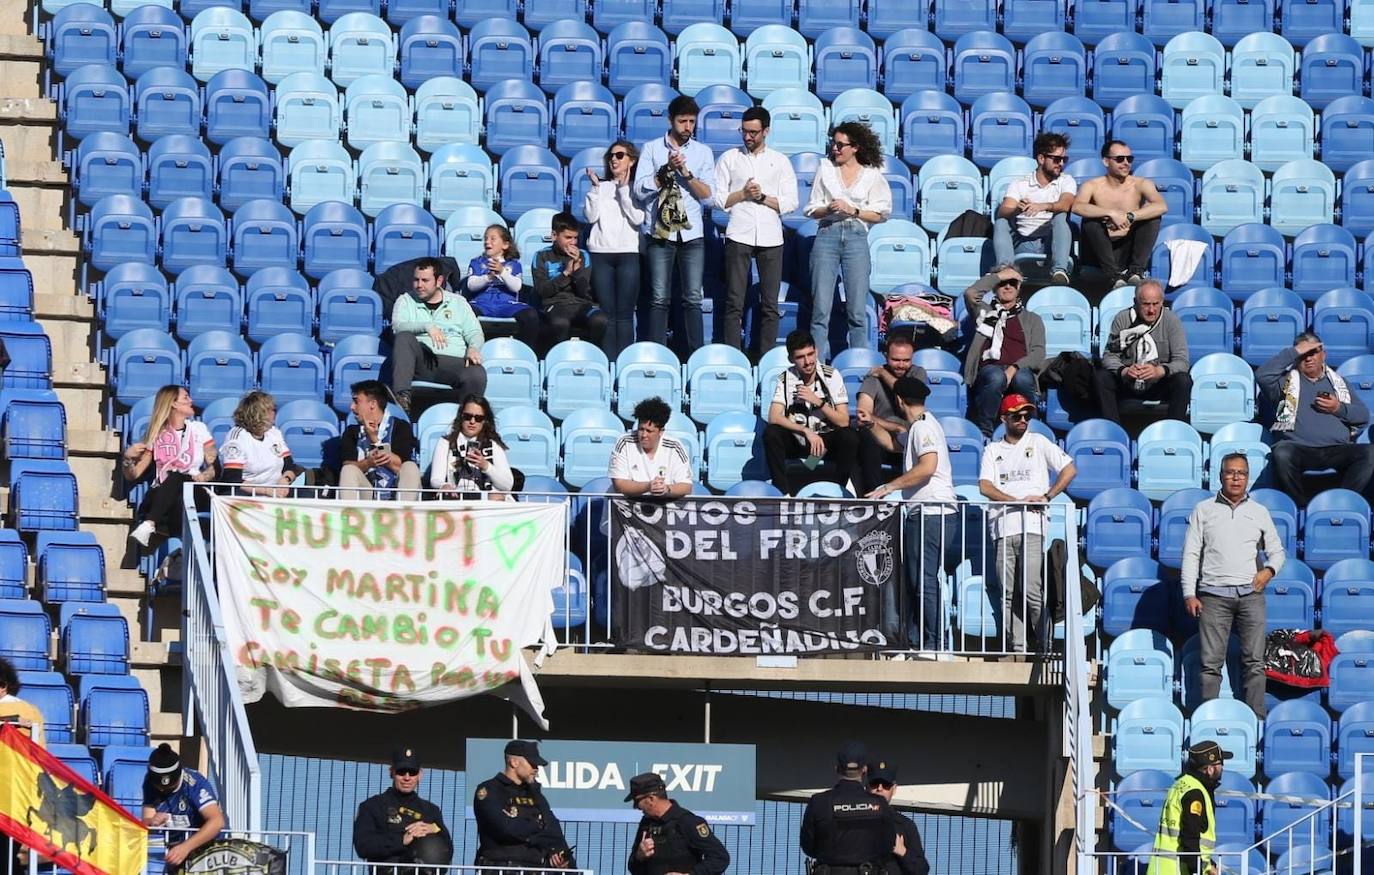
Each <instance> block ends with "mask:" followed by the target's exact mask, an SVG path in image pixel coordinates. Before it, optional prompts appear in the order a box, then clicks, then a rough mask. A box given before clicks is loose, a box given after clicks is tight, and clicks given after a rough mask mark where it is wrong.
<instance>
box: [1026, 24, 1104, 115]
mask: <svg viewBox="0 0 1374 875" xmlns="http://www.w3.org/2000/svg"><path fill="white" fill-rule="evenodd" d="M1041 5H1046V4H1041ZM1052 5H1056V6H1057V5H1058V4H1052ZM1021 75H1022V86H1021V87H1022V94H1024V95H1025V98H1026V100H1027V101H1028V102H1029V103H1030V104H1031V105H1033V106H1042V107H1043V106H1048V105H1049V104H1051V103H1053V102H1054V101H1056V100H1060V99H1063V98H1070V99H1071V98H1075V97H1082V96H1083V95H1084V94H1085V93H1086V91H1087V83H1088V53H1087V50H1086V49H1084V48H1083V43H1081V42H1079V40H1078V37H1076V36H1073V35H1072V34H1067V33H1061V32H1058V31H1048V32H1045V31H1040V32H1037V33H1036V35H1035V36H1033V37H1031V39H1030V41H1029V42H1027V43H1026V47H1025V49H1023V50H1022V59H1021Z"/></svg>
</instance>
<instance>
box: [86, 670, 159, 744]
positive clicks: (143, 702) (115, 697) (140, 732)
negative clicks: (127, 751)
mask: <svg viewBox="0 0 1374 875" xmlns="http://www.w3.org/2000/svg"><path fill="white" fill-rule="evenodd" d="M77 699H78V701H79V703H80V724H79V731H80V732H81V733H82V734H83V737H84V738H85V739H86V744H87V745H89V746H90V747H105V746H107V745H111V744H129V745H142V744H147V741H148V729H149V724H148V693H147V692H146V691H145V690H144V689H143V687H142V686H140V685H139V682H138V679H137V678H134V677H130V676H127V675H83V676H82V677H80V678H79V679H78V683H77Z"/></svg>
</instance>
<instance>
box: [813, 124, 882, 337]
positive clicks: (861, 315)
mask: <svg viewBox="0 0 1374 875" xmlns="http://www.w3.org/2000/svg"><path fill="white" fill-rule="evenodd" d="M830 156H831V157H830V158H827V159H824V160H822V161H821V163H820V166H819V167H817V168H816V178H815V179H814V180H813V181H812V183H811V199H810V200H808V201H807V202H806V210H805V212H806V215H807V216H809V217H811V218H813V219H817V220H819V222H820V227H819V228H818V229H817V231H816V241H815V244H814V245H813V246H812V247H811V336H812V337H814V338H816V355H817V356H818V357H819V358H820V360H822V361H829V360H830V307H831V306H832V305H833V304H834V303H835V280H836V279H837V278H838V276H839V273H840V269H841V267H843V269H844V291H845V310H846V314H847V317H848V319H847V321H848V323H849V347H850V348H851V349H857V348H861V347H863V346H865V345H867V343H868V324H867V314H866V313H865V311H864V305H866V304H867V303H868V274H869V267H870V264H869V260H868V229H869V228H871V227H873V226H874V225H876V224H878V223H879V222H885V221H887V217H888V216H890V215H891V214H892V189H891V187H890V186H889V185H888V182H887V178H886V177H884V176H883V169H882V168H883V150H882V145H881V144H880V143H879V142H878V136H877V135H876V134H874V133H873V129H872V128H870V127H869V126H868V125H866V124H863V123H862V122H843V123H841V124H838V125H836V126H835V127H834V128H833V129H832V130H831V132H830Z"/></svg>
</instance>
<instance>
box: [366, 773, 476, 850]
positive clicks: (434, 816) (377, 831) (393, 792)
mask: <svg viewBox="0 0 1374 875" xmlns="http://www.w3.org/2000/svg"><path fill="white" fill-rule="evenodd" d="M417 820H419V821H424V822H426V823H437V824H438V825H439V830H440V831H439V832H438V833H436V834H435V835H434V838H436V839H442V840H443V842H444V843H445V844H447V845H448V852H449V856H450V857H451V856H452V855H453V835H452V834H451V833H450V832H449V831H448V826H447V825H446V824H445V823H444V812H442V811H440V810H439V806H437V805H435V804H434V803H433V802H430V801H429V800H428V799H422V798H421V797H420V795H419V794H418V793H401V792H399V791H398V790H397V789H396V788H395V787H388V788H387V789H386V790H384V791H382V792H381V793H378V794H377V795H376V796H373V797H371V798H368V799H365V800H363V803H362V804H361V805H359V806H358V814H357V816H356V817H355V818H354V819H353V850H354V851H356V852H357V853H358V856H359V857H362V858H363V859H364V860H367V861H368V862H369V863H406V862H410V860H409V850H410V849H409V846H407V845H406V844H404V843H403V841H402V838H403V837H404V835H405V831H406V827H407V826H409V825H410V824H412V823H414V822H415V821H417Z"/></svg>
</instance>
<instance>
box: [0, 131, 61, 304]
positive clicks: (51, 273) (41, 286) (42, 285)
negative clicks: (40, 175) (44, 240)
mask: <svg viewBox="0 0 1374 875" xmlns="http://www.w3.org/2000/svg"><path fill="white" fill-rule="evenodd" d="M3 136H4V132H3V131H0V137H3ZM31 239H32V238H31V237H28V236H27V235H26V237H25V251H24V266H25V267H27V268H28V269H29V273H31V274H33V288H34V291H35V292H40V293H45V294H52V295H62V296H67V297H75V296H76V293H77V288H78V285H77V283H78V281H79V280H80V274H79V273H78V268H77V257H76V252H75V251H72V252H69V253H62V252H52V253H49V252H33V251H31V250H30V249H29V247H28V243H29V241H30V240H31ZM73 239H75V238H73Z"/></svg>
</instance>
